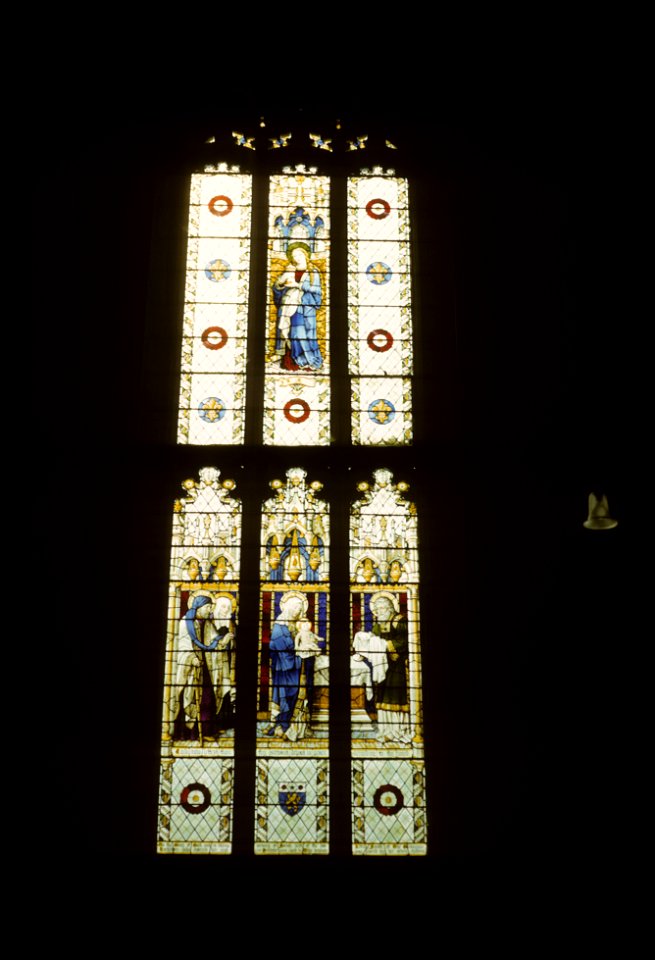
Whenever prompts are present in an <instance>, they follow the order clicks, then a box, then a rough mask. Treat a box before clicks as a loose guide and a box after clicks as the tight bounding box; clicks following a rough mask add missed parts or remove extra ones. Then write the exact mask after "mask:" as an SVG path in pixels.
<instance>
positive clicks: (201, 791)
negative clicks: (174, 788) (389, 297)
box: [180, 783, 212, 813]
mask: <svg viewBox="0 0 655 960" xmlns="http://www.w3.org/2000/svg"><path fill="white" fill-rule="evenodd" d="M211 798H212V796H211V793H210V792H209V789H208V788H207V787H206V786H205V785H204V783H190V784H189V786H188V787H185V788H184V790H183V791H182V793H181V795H180V803H181V804H182V806H183V807H184V809H185V810H186V812H187V813H203V812H204V811H205V810H206V809H207V807H208V806H209V804H210V803H211Z"/></svg>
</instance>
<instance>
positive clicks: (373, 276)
mask: <svg viewBox="0 0 655 960" xmlns="http://www.w3.org/2000/svg"><path fill="white" fill-rule="evenodd" d="M366 276H367V277H368V279H369V280H370V281H371V283H372V284H374V285H375V286H376V287H379V286H380V285H381V284H383V283H389V281H390V280H391V278H392V277H393V270H392V269H391V267H390V266H389V264H388V263H383V262H382V260H376V261H375V263H369V265H368V267H367V268H366Z"/></svg>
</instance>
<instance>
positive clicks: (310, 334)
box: [264, 172, 330, 446]
mask: <svg viewBox="0 0 655 960" xmlns="http://www.w3.org/2000/svg"><path fill="white" fill-rule="evenodd" d="M329 204H330V180H329V178H328V177H319V176H314V175H310V174H306V173H300V172H298V173H294V174H284V175H279V176H273V177H271V178H270V182H269V215H268V271H267V285H266V289H267V304H266V373H265V385H264V443H265V444H268V445H275V446H299V445H305V446H319V445H323V444H329V442H330V355H329V280H330V269H329V268H330V247H329V236H330V209H329Z"/></svg>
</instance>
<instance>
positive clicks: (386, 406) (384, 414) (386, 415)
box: [368, 399, 396, 426]
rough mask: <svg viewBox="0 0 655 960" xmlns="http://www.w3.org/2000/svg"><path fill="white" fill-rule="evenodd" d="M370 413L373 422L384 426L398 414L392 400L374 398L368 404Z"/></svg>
mask: <svg viewBox="0 0 655 960" xmlns="http://www.w3.org/2000/svg"><path fill="white" fill-rule="evenodd" d="M368 415H369V417H370V419H371V420H372V421H373V423H379V424H381V425H382V426H384V425H385V424H387V423H391V421H392V420H393V418H394V417H395V416H396V408H395V407H394V405H393V403H392V402H391V400H384V399H380V400H374V401H373V402H372V403H369V405H368Z"/></svg>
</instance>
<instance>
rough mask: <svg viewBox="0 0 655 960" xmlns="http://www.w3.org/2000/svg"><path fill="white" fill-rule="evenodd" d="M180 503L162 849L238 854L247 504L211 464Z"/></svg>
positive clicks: (176, 514)
mask: <svg viewBox="0 0 655 960" xmlns="http://www.w3.org/2000/svg"><path fill="white" fill-rule="evenodd" d="M182 486H183V489H184V491H185V494H186V495H185V496H184V497H183V498H181V499H180V500H177V501H176V503H175V508H174V513H173V538H172V539H173V546H172V550H171V565H170V580H169V612H168V631H167V640H166V661H165V679H164V709H163V717H162V738H161V781H160V803H159V832H158V842H157V849H158V851H159V852H160V853H231V850H232V809H233V797H234V793H233V778H234V711H235V705H236V681H235V666H236V637H237V621H238V610H239V577H240V563H241V503H240V501H239V500H238V499H237V498H236V497H235V496H233V495H232V490H233V489H234V487H235V484H234V481H233V480H227V479H226V480H221V475H220V472H219V471H218V470H217V469H215V468H214V467H205V468H203V469H202V470H201V471H200V474H199V480H197V481H196V480H192V479H189V480H185V481H184V483H183V485H182Z"/></svg>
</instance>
